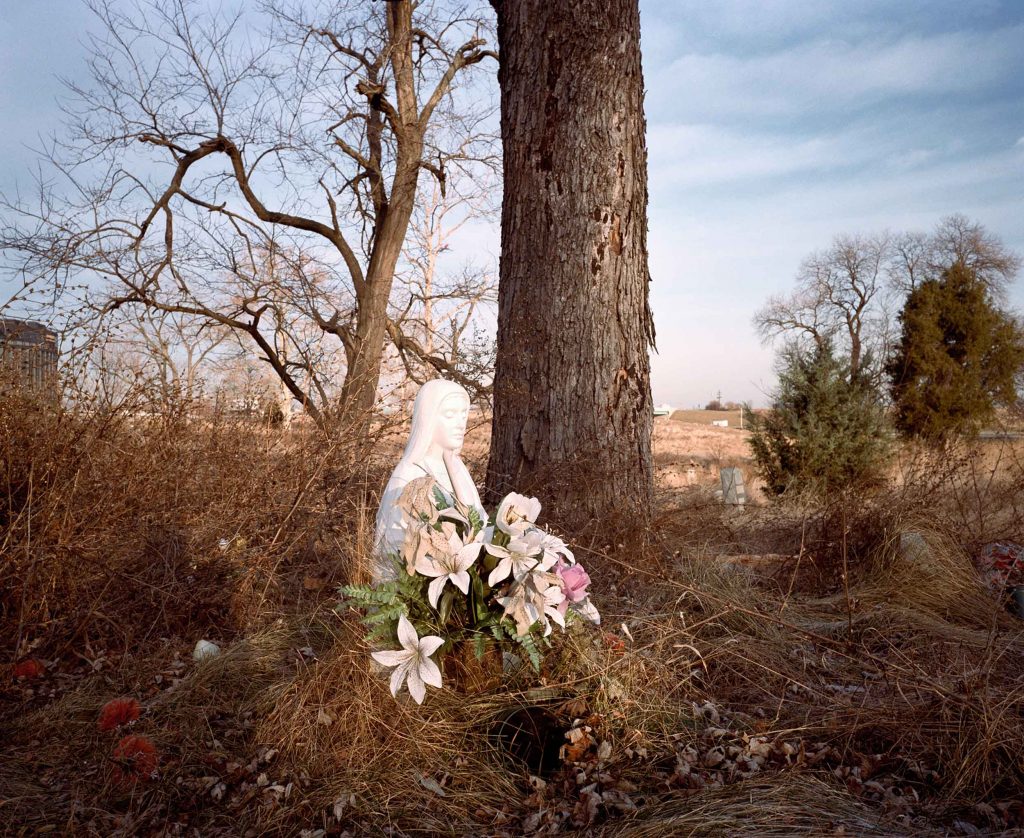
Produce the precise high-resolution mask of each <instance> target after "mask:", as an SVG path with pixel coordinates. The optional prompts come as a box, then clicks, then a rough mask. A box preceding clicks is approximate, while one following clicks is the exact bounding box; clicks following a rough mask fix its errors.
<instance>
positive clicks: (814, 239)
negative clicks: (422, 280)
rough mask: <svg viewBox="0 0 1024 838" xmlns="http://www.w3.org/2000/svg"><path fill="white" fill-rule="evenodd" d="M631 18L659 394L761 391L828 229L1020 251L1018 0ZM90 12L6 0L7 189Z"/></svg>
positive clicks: (63, 2) (2, 108) (72, 63)
mask: <svg viewBox="0 0 1024 838" xmlns="http://www.w3.org/2000/svg"><path fill="white" fill-rule="evenodd" d="M641 16H642V27H643V49H644V66H645V75H646V83H647V88H648V93H647V118H648V126H649V135H648V148H649V152H650V185H651V206H650V228H651V229H650V236H649V242H650V249H651V273H652V276H653V279H654V284H653V286H652V289H653V291H652V293H653V299H652V304H653V307H654V313H655V320H656V323H657V328H658V346H659V352H658V354H657V355H655V356H654V358H653V386H654V397H655V400H656V401H657V402H665V401H667V402H670V403H672V404H675V405H677V406H691V405H695V404H698V403H703V402H705V401H707V400H708V399H710V398H711V397H713V396H714V395H716V394H717V392H718V391H719V390H720V391H721V393H722V396H723V398H726V399H737V400H741V399H742V400H752V401H754V402H755V403H764V402H765V401H766V396H765V393H766V392H767V391H769V390H770V389H771V387H772V386H773V383H774V375H773V373H772V352H771V350H770V349H768V348H764V347H762V346H760V344H759V343H758V340H757V338H756V336H755V335H754V333H753V329H752V327H751V325H750V320H751V316H752V314H753V312H754V311H755V310H756V309H757V308H758V307H759V306H760V305H761V303H762V302H763V301H764V300H765V298H766V297H767V296H768V295H770V294H772V293H777V292H780V291H785V290H787V289H788V288H789V287H790V286H791V284H792V278H793V276H794V274H795V272H796V269H797V267H798V265H799V263H800V260H801V259H802V258H803V257H804V256H805V255H807V254H808V253H809V252H811V251H813V250H815V249H819V248H822V247H824V246H826V245H827V244H828V243H829V241H830V240H831V238H832V237H833V236H834V235H836V234H838V233H854V232H873V231H877V230H881V229H885V228H889V229H893V230H902V229H919V230H928V229H930V228H931V227H933V226H934V224H935V223H936V222H937V221H938V220H939V219H940V218H941V217H943V216H945V215H949V214H951V213H954V212H962V213H964V214H966V215H968V216H969V217H971V218H973V219H975V220H978V221H980V222H982V223H983V224H985V225H986V226H987V227H988V228H989V230H991V231H992V232H994V233H996V234H997V235H999V236H1001V237H1002V239H1003V240H1004V241H1005V242H1006V243H1007V244H1008V245H1010V246H1011V247H1013V248H1014V249H1016V250H1018V251H1020V252H1024V223H1022V218H1024V212H1022V211H1024V0H1013V1H1012V2H997V1H996V0H960V2H948V0H927V1H926V2H923V1H922V2H917V1H916V0H890V2H880V1H875V0H845V2H828V0H821V1H820V2H794V1H793V0H713V1H712V0H641ZM87 21H88V14H87V12H86V11H85V10H84V8H83V6H82V5H81V4H80V3H79V2H77V0H34V2H32V3H24V2H16V0H0V74H2V78H3V84H2V85H0V115H2V117H3V131H0V157H2V159H3V161H4V163H3V165H2V166H0V187H2V188H4V189H10V188H11V186H12V184H13V183H14V182H15V181H21V182H24V177H23V174H22V173H23V172H24V169H25V167H26V166H30V165H31V161H32V157H31V155H30V154H29V153H28V152H27V151H26V150H25V148H24V145H25V144H31V143H33V141H34V138H35V136H36V135H37V133H38V132H43V133H46V132H48V131H51V130H55V129H57V128H58V127H59V124H60V113H59V111H58V109H57V106H56V101H55V100H56V97H57V96H58V94H59V93H60V85H59V82H58V81H57V79H56V76H57V75H60V74H64V75H72V74H75V73H80V72H81V70H82V66H83V60H84V48H83V47H82V44H81V41H82V38H83V32H84V29H85V27H86V26H87ZM478 232H479V233H482V236H480V235H478V236H477V237H476V238H477V239H478V241H477V243H476V246H478V247H481V248H482V249H484V250H486V251H489V252H492V253H493V252H496V251H497V241H496V235H497V233H496V230H493V229H492V230H491V231H489V232H488V231H478ZM488 236H490V238H491V240H490V241H488ZM1022 286H1024V280H1022V281H1019V282H1018V287H1016V288H1015V289H1014V290H1013V291H1011V294H1010V302H1011V304H1012V305H1014V306H1015V307H1017V308H1024V288H1022Z"/></svg>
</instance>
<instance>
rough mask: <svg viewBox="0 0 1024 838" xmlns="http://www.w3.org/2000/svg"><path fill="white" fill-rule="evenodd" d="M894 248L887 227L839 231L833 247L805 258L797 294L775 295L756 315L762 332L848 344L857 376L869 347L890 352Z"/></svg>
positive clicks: (765, 335)
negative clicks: (864, 232)
mask: <svg viewBox="0 0 1024 838" xmlns="http://www.w3.org/2000/svg"><path fill="white" fill-rule="evenodd" d="M891 254H892V237H891V236H890V235H889V234H887V233H883V234H880V235H875V236H838V237H836V239H835V240H834V241H833V242H832V246H831V247H829V248H828V249H827V250H823V251H820V252H818V253H814V254H812V255H811V256H809V257H808V258H807V259H805V260H804V262H803V264H802V265H801V266H800V271H799V273H798V274H797V280H796V289H795V290H794V291H793V293H792V294H790V295H788V296H776V297H771V298H769V300H768V302H767V303H766V304H765V306H764V307H763V308H762V309H761V310H760V311H758V312H757V314H755V315H754V325H755V327H756V328H757V330H758V332H759V333H760V335H761V338H762V339H763V340H765V341H770V340H774V339H775V338H777V337H780V336H787V337H790V338H795V339H796V340H797V341H801V340H809V341H811V342H813V343H814V344H815V345H817V346H819V347H823V346H824V345H825V344H826V343H832V344H834V345H839V346H842V348H843V350H844V351H845V352H846V353H847V354H848V357H849V369H850V377H851V378H854V377H856V376H857V375H859V374H860V373H861V371H862V365H863V362H864V360H865V358H866V356H867V355H868V353H869V352H870V353H871V354H872V355H873V356H874V358H875V359H876V360H880V359H881V357H882V356H883V355H884V349H885V346H884V343H885V337H886V335H887V333H888V326H887V323H888V306H886V305H884V304H883V303H884V301H885V294H886V290H887V287H888V282H887V279H888V274H887V268H888V266H889V265H890V263H891Z"/></svg>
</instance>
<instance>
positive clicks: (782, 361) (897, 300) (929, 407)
mask: <svg viewBox="0 0 1024 838" xmlns="http://www.w3.org/2000/svg"><path fill="white" fill-rule="evenodd" d="M1020 267H1021V260H1020V257H1019V256H1017V255H1016V254H1015V253H1013V252H1012V251H1010V250H1009V249H1007V248H1006V247H1005V246H1004V244H1003V243H1002V242H1001V241H1000V240H999V239H998V238H997V237H995V236H993V235H992V234H990V233H989V232H988V231H986V230H985V228H984V227H983V226H982V225H980V224H978V223H975V222H973V221H971V220H969V219H967V218H966V217H964V216H962V215H953V216H950V217H948V218H945V219H943V220H942V221H941V222H940V223H939V225H938V226H937V227H936V229H935V230H934V231H933V232H932V233H931V234H930V235H925V234H921V233H901V234H892V233H882V234H877V235H872V236H848V235H844V236H839V237H837V238H836V239H835V240H834V241H833V242H832V245H831V246H830V247H829V248H827V249H826V250H823V251H820V252H818V253H814V254H812V255H811V256H809V257H808V258H807V259H806V260H805V261H804V262H803V263H802V265H801V267H800V270H799V272H798V274H797V282H796V288H795V289H794V291H793V292H792V293H791V294H789V295H788V296H778V297H772V298H771V299H769V300H768V302H767V303H766V304H765V306H764V307H763V308H762V309H761V310H760V311H759V312H758V313H757V314H756V315H755V318H754V324H755V326H756V328H757V329H758V331H759V333H760V334H761V336H762V338H763V339H764V340H766V341H774V340H780V341H781V347H780V352H779V356H778V369H779V387H778V390H777V391H776V394H775V398H774V401H773V404H772V409H771V410H770V411H769V412H767V413H765V414H763V415H753V414H752V415H750V417H749V418H750V426H751V428H752V430H753V437H752V442H751V444H752V447H753V451H754V455H755V459H756V461H757V463H758V467H759V469H760V471H761V473H762V475H763V476H764V477H765V479H766V482H767V485H768V489H769V491H771V492H774V493H776V494H781V493H782V492H784V491H786V490H787V489H789V488H790V487H791V486H793V485H794V483H797V482H798V483H800V484H801V485H805V486H810V487H813V488H814V489H815V490H816V491H819V492H824V493H827V492H829V491H831V490H832V489H835V488H838V487H851V486H862V485H865V484H869V483H871V482H874V481H877V480H878V479H879V478H880V476H881V473H882V467H883V465H884V462H885V455H886V453H887V452H888V450H889V449H890V446H891V444H892V443H893V441H894V440H895V437H896V434H899V435H901V436H903V437H904V438H916V439H919V440H923V441H925V442H926V443H929V444H936V445H938V444H942V443H944V442H946V441H948V440H950V439H951V438H956V437H962V436H966V435H973V434H975V433H976V432H977V431H978V430H979V429H981V428H982V427H984V426H985V425H986V424H987V423H990V422H992V420H993V418H994V416H995V413H996V411H997V409H998V408H1000V407H1010V406H1014V405H1016V404H1017V402H1018V398H1019V392H1020V386H1021V379H1022V369H1024V329H1022V326H1021V323H1020V320H1019V319H1018V318H1017V317H1016V316H1015V315H1014V314H1013V313H1012V312H1010V311H1009V310H1007V308H1006V307H1005V305H1004V300H1005V297H1006V289H1007V287H1008V286H1009V284H1010V283H1011V282H1012V281H1013V280H1014V278H1015V277H1016V274H1017V272H1018V271H1019V270H1020Z"/></svg>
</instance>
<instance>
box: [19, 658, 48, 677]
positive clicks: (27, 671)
mask: <svg viewBox="0 0 1024 838" xmlns="http://www.w3.org/2000/svg"><path fill="white" fill-rule="evenodd" d="M45 672H46V667H45V666H43V665H42V664H41V663H40V662H39V661H37V660H36V659H35V658H29V659H28V660H24V661H22V662H21V663H19V664H16V665H15V667H14V677H15V678H38V677H39V676H40V675H42V674H43V673H45Z"/></svg>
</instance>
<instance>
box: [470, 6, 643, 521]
mask: <svg viewBox="0 0 1024 838" xmlns="http://www.w3.org/2000/svg"><path fill="white" fill-rule="evenodd" d="M492 5H493V6H494V7H495V10H496V11H497V13H498V43H499V52H500V56H501V57H500V69H499V74H498V78H499V82H500V85H501V136H502V143H503V148H504V174H505V181H504V204H503V207H502V219H501V236H502V249H501V268H500V282H499V286H498V344H497V364H496V369H495V378H494V419H493V431H492V434H493V435H492V441H491V457H490V462H489V464H488V470H487V494H488V497H489V500H490V502H491V503H494V502H495V500H496V499H497V498H499V497H500V496H501V495H503V494H504V493H505V492H507V491H509V490H511V489H515V490H517V491H531V492H537V493H542V496H543V498H544V500H545V503H546V505H547V507H548V511H549V514H551V515H552V516H553V517H557V519H558V520H560V521H570V520H571V521H573V522H580V521H582V520H586V519H592V518H602V519H606V518H608V517H609V516H612V517H614V518H619V517H620V516H623V515H626V516H636V515H637V514H640V515H641V516H645V515H646V514H647V513H648V512H649V507H650V500H651V492H652V461H651V423H652V415H653V413H652V404H651V389H650V360H649V356H648V348H649V346H653V343H654V324H653V319H652V317H651V311H650V307H649V302H648V285H649V281H650V277H649V273H648V267H647V243H646V237H647V152H646V147H645V140H644V138H645V121H644V113H643V75H642V71H641V66H640V15H639V9H638V4H637V0H576V2H573V3H571V4H561V3H550V2H548V1H547V0H517V2H503V0H492Z"/></svg>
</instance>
